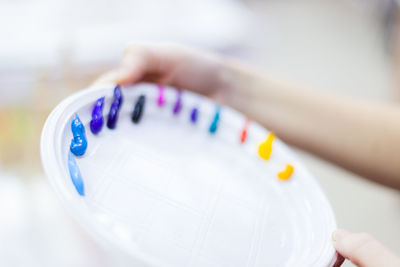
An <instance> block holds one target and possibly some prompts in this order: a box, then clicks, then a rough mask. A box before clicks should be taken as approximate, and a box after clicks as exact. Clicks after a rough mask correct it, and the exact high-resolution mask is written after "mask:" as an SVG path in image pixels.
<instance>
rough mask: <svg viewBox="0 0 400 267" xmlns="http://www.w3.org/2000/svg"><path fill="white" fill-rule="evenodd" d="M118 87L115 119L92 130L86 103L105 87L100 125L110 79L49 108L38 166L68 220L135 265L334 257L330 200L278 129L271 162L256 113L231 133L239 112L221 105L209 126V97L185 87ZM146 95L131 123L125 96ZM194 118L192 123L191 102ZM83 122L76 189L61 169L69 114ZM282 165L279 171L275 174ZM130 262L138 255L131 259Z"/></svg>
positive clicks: (257, 266) (289, 262) (305, 261)
mask: <svg viewBox="0 0 400 267" xmlns="http://www.w3.org/2000/svg"><path fill="white" fill-rule="evenodd" d="M133 87H134V88H123V94H124V102H123V105H122V110H121V112H120V115H119V120H118V123H117V127H116V129H114V130H110V129H108V128H107V127H106V125H104V126H103V130H102V131H101V132H100V134H98V135H97V136H95V135H93V134H92V133H91V131H90V127H89V122H90V120H91V112H92V108H93V106H94V103H95V101H96V100H97V99H98V98H100V97H102V96H105V97H106V102H105V107H104V114H105V124H106V115H107V114H108V111H109V107H110V103H111V100H112V94H113V86H112V85H110V86H103V87H96V88H90V90H83V91H81V92H78V93H76V94H74V95H72V96H71V97H69V98H67V99H65V100H64V101H63V102H62V103H61V104H59V105H58V106H57V107H56V108H55V109H54V111H53V112H52V113H51V115H50V116H49V118H48V119H47V122H46V124H45V126H44V129H43V132H42V140H41V153H42V162H43V166H44V169H45V171H46V174H47V176H48V178H49V180H50V182H51V184H52V186H53V188H54V189H55V190H56V191H57V194H58V195H59V196H60V198H61V199H62V200H63V201H64V203H65V205H66V206H67V207H68V208H69V210H70V212H71V214H72V215H73V216H74V217H75V219H76V220H77V221H78V222H79V223H80V224H81V225H82V226H83V227H84V228H85V229H86V230H87V231H88V232H89V233H90V234H92V236H93V237H94V238H95V239H96V240H97V241H98V242H100V243H102V244H103V245H104V246H106V247H109V248H110V250H112V251H118V253H121V255H124V256H125V257H124V258H125V259H126V262H128V263H130V264H132V265H133V266H152V267H156V266H178V267H181V266H182V267H183V266H191V267H199V266H210V267H213V266H215V267H217V266H218V267H220V266H226V267H235V266H237V267H243V266H249V267H250V266H254V267H261V266H263V267H264V266H330V265H332V262H333V261H334V260H335V257H336V255H335V251H334V248H333V246H332V242H331V233H332V231H333V230H335V228H336V225H335V219H334V214H333V212H332V209H331V207H330V205H329V203H328V201H327V199H326V197H325V195H324V193H323V192H322V190H321V189H320V187H319V186H318V184H317V182H316V181H315V179H314V178H313V177H312V176H311V175H310V173H309V172H308V171H307V169H306V168H305V167H304V166H303V165H302V164H301V163H300V162H299V161H298V160H297V158H296V156H295V155H294V154H293V153H292V152H291V151H290V149H289V148H288V147H287V146H286V145H285V144H283V143H282V142H281V141H280V140H279V139H278V138H276V139H275V141H274V143H273V151H272V154H271V157H270V160H269V161H265V160H263V159H261V158H260V157H259V156H258V154H257V149H258V145H259V143H260V142H262V141H264V140H265V138H266V137H267V134H268V131H267V130H266V129H264V128H263V127H261V126H260V125H258V124H257V123H255V122H251V123H250V125H249V128H248V136H247V140H246V142H245V143H244V144H241V143H240V142H239V139H240V133H241V130H242V127H243V125H244V121H245V117H244V116H243V115H241V114H240V113H238V112H236V111H234V110H232V109H230V108H228V107H225V106H222V109H221V114H220V122H219V127H218V130H217V132H216V134H215V135H211V134H210V133H209V132H208V128H209V125H210V123H211V121H212V119H213V116H214V112H215V108H216V104H215V103H213V102H212V101H210V100H209V99H207V98H204V97H202V96H199V95H196V94H193V93H189V92H186V91H185V92H184V93H183V95H182V103H183V108H182V110H181V112H180V113H179V114H178V115H176V116H175V115H173V113H172V109H173V105H174V103H175V101H176V95H177V94H176V91H175V90H173V89H166V90H165V97H166V100H167V101H166V104H165V105H164V106H163V107H158V106H157V104H156V99H157V97H158V91H157V87H156V86H154V85H149V84H141V85H137V86H133ZM140 94H144V95H146V104H145V110H144V114H143V117H142V120H141V121H140V123H139V124H134V123H132V121H131V113H132V111H133V107H134V103H135V102H136V100H137V98H138V96H139V95H140ZM194 106H197V107H198V109H199V114H198V122H197V123H196V124H192V123H191V122H190V112H191V109H192V108H193V107H194ZM75 113H77V114H78V115H79V117H80V118H81V120H82V122H83V123H84V125H85V127H86V135H87V139H88V149H87V151H86V154H85V155H84V156H82V157H77V158H76V161H77V163H78V165H79V168H80V170H81V173H82V177H83V179H84V184H85V190H86V195H85V197H81V196H79V195H78V193H77V192H76V190H75V188H74V186H73V184H72V182H71V179H70V177H69V172H68V169H67V156H68V151H69V145H70V142H71V138H72V133H71V130H70V124H71V120H72V118H73V115H74V114H75ZM286 163H290V164H292V165H293V166H294V169H295V170H294V173H293V175H292V177H291V178H290V179H289V180H287V181H281V180H279V179H278V178H277V173H278V172H279V171H281V170H283V169H284V168H285V165H286ZM135 264H136V265H135Z"/></svg>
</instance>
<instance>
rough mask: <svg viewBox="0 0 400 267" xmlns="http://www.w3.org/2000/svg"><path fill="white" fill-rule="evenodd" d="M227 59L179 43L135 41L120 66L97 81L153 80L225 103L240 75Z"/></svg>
mask: <svg viewBox="0 0 400 267" xmlns="http://www.w3.org/2000/svg"><path fill="white" fill-rule="evenodd" d="M228 61H229V60H228V59H226V58H224V57H222V56H220V55H217V54H212V53H206V52H204V51H200V50H197V49H194V48H189V47H185V46H181V45H177V44H134V45H130V46H129V47H128V48H127V49H126V51H125V54H124V56H123V59H122V61H121V63H120V66H119V67H118V68H117V69H115V70H112V71H110V72H108V73H106V74H104V75H103V76H101V77H100V78H99V79H98V80H97V81H96V82H95V83H110V82H112V83H116V84H120V85H127V84H133V83H138V82H152V83H158V84H163V85H169V86H173V87H176V88H182V89H188V90H192V91H195V92H198V93H200V94H203V95H207V96H209V97H212V98H213V99H215V100H217V101H220V102H223V103H224V102H226V96H227V94H228V92H229V90H230V89H232V87H233V86H234V85H235V80H237V78H238V77H239V76H238V75H237V74H234V69H233V68H230V67H229V66H230V64H229V63H228Z"/></svg>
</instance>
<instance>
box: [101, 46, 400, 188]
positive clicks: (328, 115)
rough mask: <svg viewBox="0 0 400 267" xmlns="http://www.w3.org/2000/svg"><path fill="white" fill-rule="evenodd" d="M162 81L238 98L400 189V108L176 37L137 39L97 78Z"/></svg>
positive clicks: (255, 113)
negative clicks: (284, 75)
mask: <svg viewBox="0 0 400 267" xmlns="http://www.w3.org/2000/svg"><path fill="white" fill-rule="evenodd" d="M106 82H113V83H118V84H120V85H126V84H132V83H137V82H154V83H159V84H164V85H170V86H174V87H177V88H181V89H188V90H192V91H195V92H197V93H200V94H203V95H207V96H209V97H211V98H213V99H214V100H216V101H218V102H221V103H223V104H227V105H230V106H232V107H234V108H236V109H237V110H239V111H241V112H243V113H244V114H246V115H247V116H248V117H250V118H252V119H254V120H255V121H258V122H259V123H261V124H263V125H264V126H266V127H267V128H268V129H271V130H273V131H274V132H275V133H276V134H277V135H278V136H279V137H280V138H281V139H283V140H284V141H286V142H288V143H290V144H291V145H294V146H296V147H299V148H301V149H304V150H306V151H309V152H311V153H313V154H316V155H318V156H320V157H322V158H325V159H327V160H329V161H331V162H333V163H335V164H337V165H339V166H342V167H344V168H346V169H348V170H350V171H353V172H355V173H357V174H360V175H362V176H364V177H366V178H368V179H370V180H373V181H375V182H378V183H381V184H384V185H387V186H390V187H394V188H397V189H400V108H399V107H398V106H396V105H394V104H380V103H373V102H366V101H360V100H356V99H349V98H345V97H340V96H337V95H331V94H328V93H325V92H321V91H318V90H310V89H305V88H299V87H297V86H293V85H291V84H288V83H284V82H282V79H277V78H276V77H271V76H268V75H266V74H264V73H262V72H260V71H259V70H256V69H253V68H251V67H249V66H246V65H244V64H242V63H239V62H236V61H234V60H232V59H229V58H226V57H224V56H221V55H216V54H211V53H206V52H204V51H201V50H196V49H193V48H188V47H184V46H180V45H175V44H136V45H131V46H129V47H128V48H127V50H126V52H125V54H124V57H123V59H122V61H121V64H120V66H119V67H118V68H117V69H116V70H113V71H111V72H109V73H107V74H105V75H104V76H102V77H101V78H99V79H98V80H97V83H106Z"/></svg>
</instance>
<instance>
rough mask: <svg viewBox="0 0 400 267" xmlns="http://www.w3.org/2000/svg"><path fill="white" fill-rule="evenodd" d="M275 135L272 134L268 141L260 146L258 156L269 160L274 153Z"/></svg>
mask: <svg viewBox="0 0 400 267" xmlns="http://www.w3.org/2000/svg"><path fill="white" fill-rule="evenodd" d="M274 138H275V136H274V134H273V133H270V134H269V135H268V138H267V140H265V142H264V143H262V144H260V145H259V146H258V155H259V156H260V157H261V158H262V159H265V160H269V157H270V156H271V152H272V142H273V141H274Z"/></svg>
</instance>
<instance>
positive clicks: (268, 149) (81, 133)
mask: <svg viewBox="0 0 400 267" xmlns="http://www.w3.org/2000/svg"><path fill="white" fill-rule="evenodd" d="M177 92H178V94H177V100H176V102H175V104H174V107H173V114H175V115H177V114H179V112H180V111H181V109H182V91H181V90H178V91H177ZM104 99H105V97H101V98H99V99H98V100H97V101H96V103H95V105H94V108H93V110H92V119H91V121H90V130H91V131H92V133H93V134H95V135H96V134H98V133H99V132H100V131H101V130H102V128H103V124H104V117H103V108H104ZM145 100H146V98H145V96H144V95H140V96H139V98H138V100H137V101H136V103H135V106H134V109H133V112H132V117H131V118H132V121H133V122H134V123H139V121H140V119H141V117H142V115H143V111H144V106H145ZM122 102H123V96H122V91H121V88H120V86H118V85H117V86H116V87H115V88H114V96H113V101H112V103H111V107H110V111H109V113H108V117H107V127H108V128H109V129H115V127H116V125H117V121H118V114H119V111H120V108H121V106H122ZM165 102H166V101H165V97H164V87H163V86H161V85H159V86H158V98H157V105H158V106H159V107H162V106H163V105H164V104H165ZM220 109H221V108H220V106H217V108H216V112H215V115H214V117H213V120H212V122H211V124H210V127H209V129H208V130H209V132H210V133H211V134H215V133H216V132H217V129H218V122H219V119H220ZM198 113H199V111H198V108H197V107H194V108H193V109H192V111H191V113H190V121H191V122H192V123H196V122H197V118H198ZM249 123H250V121H249V120H248V119H246V121H245V124H244V127H243V129H242V131H241V133H240V142H241V143H244V142H245V141H246V137H247V129H248V125H249ZM71 131H72V134H73V139H72V140H71V145H70V152H69V154H68V168H69V172H70V176H71V180H72V182H73V184H74V185H75V188H76V190H77V191H78V193H79V194H80V195H82V196H84V195H85V190H84V183H83V179H82V176H81V173H80V170H79V167H78V165H77V163H76V161H75V158H74V157H73V155H72V154H74V155H75V156H82V155H84V154H85V152H86V149H87V146H88V142H87V138H86V134H85V127H84V125H83V123H82V122H81V120H80V118H79V116H78V114H75V117H74V119H73V120H72V122H71ZM274 138H275V136H274V134H273V133H269V135H268V137H267V139H266V140H265V141H264V142H263V143H261V144H260V145H259V147H258V155H259V156H260V157H261V158H262V159H264V160H269V158H270V155H271V153H272V144H273V141H274ZM293 171H294V168H293V166H292V165H290V164H286V168H285V169H284V170H283V171H281V172H278V178H279V179H281V180H288V179H289V178H290V177H291V176H292V174H293Z"/></svg>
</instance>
